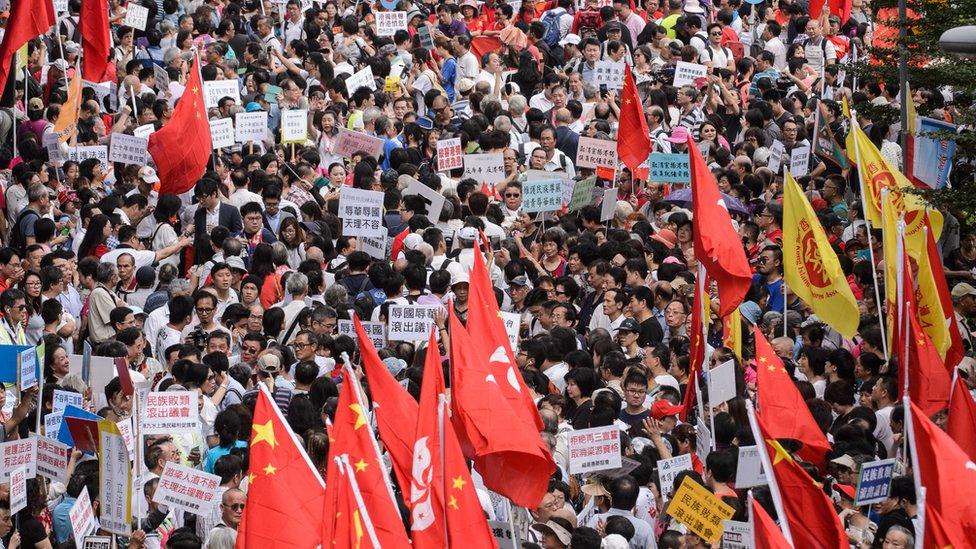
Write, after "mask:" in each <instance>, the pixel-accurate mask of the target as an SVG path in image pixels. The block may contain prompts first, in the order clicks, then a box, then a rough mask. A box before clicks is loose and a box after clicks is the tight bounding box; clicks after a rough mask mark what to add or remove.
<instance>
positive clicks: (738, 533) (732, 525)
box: [722, 520, 756, 549]
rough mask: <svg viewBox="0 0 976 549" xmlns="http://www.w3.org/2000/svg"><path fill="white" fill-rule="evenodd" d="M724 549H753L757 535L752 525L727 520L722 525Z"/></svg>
mask: <svg viewBox="0 0 976 549" xmlns="http://www.w3.org/2000/svg"><path fill="white" fill-rule="evenodd" d="M722 527H723V530H724V531H723V532H722V549H752V548H753V547H755V545H756V543H755V539H756V535H755V533H754V532H753V530H752V523H749V522H739V521H737V520H727V521H725V522H723V523H722Z"/></svg>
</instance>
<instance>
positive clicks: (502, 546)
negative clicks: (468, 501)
mask: <svg viewBox="0 0 976 549" xmlns="http://www.w3.org/2000/svg"><path fill="white" fill-rule="evenodd" d="M488 528H491V535H492V536H494V537H495V543H496V544H497V545H498V549H517V548H518V547H521V546H522V544H521V543H520V542H519V536H518V533H517V532H515V528H514V527H513V526H512V525H511V524H509V523H508V522H505V521H502V520H489V521H488Z"/></svg>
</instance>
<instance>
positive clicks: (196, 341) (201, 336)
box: [186, 328, 208, 351]
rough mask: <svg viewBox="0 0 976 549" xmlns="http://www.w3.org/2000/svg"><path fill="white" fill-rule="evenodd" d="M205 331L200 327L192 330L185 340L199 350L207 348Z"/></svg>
mask: <svg viewBox="0 0 976 549" xmlns="http://www.w3.org/2000/svg"><path fill="white" fill-rule="evenodd" d="M207 335H208V334H207V332H205V331H203V330H202V329H200V328H197V329H196V330H193V331H192V332H190V333H189V334H188V335H187V336H186V340H187V341H188V342H189V343H190V344H191V345H193V346H194V347H196V348H197V349H200V350H201V351H203V350H205V349H206V348H207Z"/></svg>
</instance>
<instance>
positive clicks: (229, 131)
mask: <svg viewBox="0 0 976 549" xmlns="http://www.w3.org/2000/svg"><path fill="white" fill-rule="evenodd" d="M210 143H211V145H210V146H211V147H212V148H214V149H222V148H224V147H231V146H233V145H234V123H233V122H231V120H230V118H218V119H217V120H211V121H210Z"/></svg>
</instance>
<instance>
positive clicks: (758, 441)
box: [746, 399, 793, 546]
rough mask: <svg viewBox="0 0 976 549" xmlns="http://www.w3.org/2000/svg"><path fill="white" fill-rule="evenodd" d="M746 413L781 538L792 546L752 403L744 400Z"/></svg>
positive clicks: (764, 442)
mask: <svg viewBox="0 0 976 549" xmlns="http://www.w3.org/2000/svg"><path fill="white" fill-rule="evenodd" d="M746 413H747V414H748V415H749V427H750V428H751V429H752V436H753V437H754V438H755V439H756V449H757V450H759V459H760V461H762V466H763V468H764V469H765V470H766V480H767V481H768V482H769V494H770V495H771V496H772V497H773V506H774V507H776V515H777V516H778V518H779V526H780V528H781V529H782V530H783V537H784V538H786V541H788V542H790V545H791V546H792V545H793V534H792V533H790V521H789V519H788V518H787V517H786V510H785V509H784V508H783V498H782V496H781V494H780V491H779V483H778V482H777V481H776V473H775V472H774V471H773V464H772V462H770V461H769V454H767V453H766V441H765V440H764V439H763V436H762V431H760V430H759V422H758V421H756V411H755V410H754V409H753V407H752V401H751V400H749V399H746Z"/></svg>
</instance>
